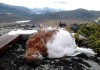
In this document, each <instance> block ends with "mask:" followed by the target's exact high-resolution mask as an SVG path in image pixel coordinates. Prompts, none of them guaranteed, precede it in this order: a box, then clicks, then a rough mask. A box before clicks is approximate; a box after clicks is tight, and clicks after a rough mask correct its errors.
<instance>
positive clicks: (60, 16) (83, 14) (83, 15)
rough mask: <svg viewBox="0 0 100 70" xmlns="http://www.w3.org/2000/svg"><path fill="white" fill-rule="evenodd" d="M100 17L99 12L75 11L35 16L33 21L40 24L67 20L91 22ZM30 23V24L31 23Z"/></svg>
mask: <svg viewBox="0 0 100 70" xmlns="http://www.w3.org/2000/svg"><path fill="white" fill-rule="evenodd" d="M99 17H100V11H93V10H86V9H76V10H70V11H60V12H52V13H49V12H48V13H45V14H40V15H37V16H36V17H35V18H34V19H33V21H34V22H35V21H37V22H36V23H38V22H42V21H45V20H69V19H77V20H86V21H93V20H95V19H97V18H99ZM33 21H32V22H33Z"/></svg>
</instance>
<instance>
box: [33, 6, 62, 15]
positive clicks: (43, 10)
mask: <svg viewBox="0 0 100 70" xmlns="http://www.w3.org/2000/svg"><path fill="white" fill-rule="evenodd" d="M31 10H32V12H34V13H36V14H45V13H52V12H58V11H62V10H61V9H54V8H48V7H45V8H33V9H31Z"/></svg>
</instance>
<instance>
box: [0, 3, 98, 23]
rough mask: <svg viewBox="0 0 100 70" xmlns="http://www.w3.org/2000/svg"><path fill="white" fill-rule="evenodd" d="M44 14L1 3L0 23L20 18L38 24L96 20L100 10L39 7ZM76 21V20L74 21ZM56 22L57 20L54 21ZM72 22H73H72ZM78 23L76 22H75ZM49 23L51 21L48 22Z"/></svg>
mask: <svg viewBox="0 0 100 70" xmlns="http://www.w3.org/2000/svg"><path fill="white" fill-rule="evenodd" d="M39 10H40V11H42V13H43V12H44V13H43V14H36V13H38V11H37V10H36V9H33V10H32V9H28V8H25V7H21V6H12V5H7V4H3V3H0V23H3V22H15V21H18V20H32V21H31V22H30V23H32V24H38V23H43V22H51V21H57V22H59V21H65V22H66V23H67V22H69V21H70V20H71V21H73V20H75V21H77V22H80V21H82V22H84V21H86V22H87V21H94V20H95V19H97V18H99V17H100V11H93V10H86V9H76V10H70V11H59V12H55V11H54V9H49V8H44V9H39ZM33 11H34V12H33ZM73 22H74V21H73ZM53 23H55V22H53ZM70 23H72V22H70ZM75 23H76V22H75ZM48 24H49V23H48Z"/></svg>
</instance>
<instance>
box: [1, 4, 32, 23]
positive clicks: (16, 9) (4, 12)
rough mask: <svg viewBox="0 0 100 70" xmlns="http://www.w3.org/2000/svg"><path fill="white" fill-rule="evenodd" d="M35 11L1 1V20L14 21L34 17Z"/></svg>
mask: <svg viewBox="0 0 100 70" xmlns="http://www.w3.org/2000/svg"><path fill="white" fill-rule="evenodd" d="M32 14H33V12H32V11H31V10H30V9H28V8H25V7H20V6H12V5H7V4H3V3H0V22H12V21H16V20H22V19H30V18H32V17H33V16H32Z"/></svg>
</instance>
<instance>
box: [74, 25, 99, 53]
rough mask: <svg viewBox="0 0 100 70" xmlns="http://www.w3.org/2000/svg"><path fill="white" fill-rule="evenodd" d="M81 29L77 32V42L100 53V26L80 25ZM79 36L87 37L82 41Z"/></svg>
mask: <svg viewBox="0 0 100 70" xmlns="http://www.w3.org/2000/svg"><path fill="white" fill-rule="evenodd" d="M79 26H80V29H79V30H78V31H77V32H76V35H75V38H76V40H77V41H81V43H82V44H86V47H89V48H92V49H94V50H95V51H96V52H99V53H100V24H96V23H91V24H90V23H89V24H80V25H79ZM78 34H81V35H83V36H85V37H86V39H85V40H80V39H79V38H78Z"/></svg>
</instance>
